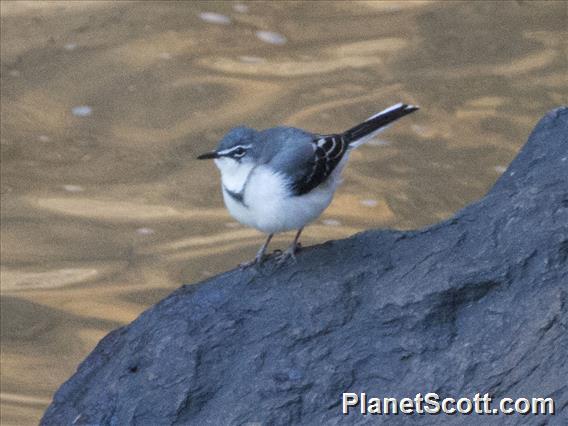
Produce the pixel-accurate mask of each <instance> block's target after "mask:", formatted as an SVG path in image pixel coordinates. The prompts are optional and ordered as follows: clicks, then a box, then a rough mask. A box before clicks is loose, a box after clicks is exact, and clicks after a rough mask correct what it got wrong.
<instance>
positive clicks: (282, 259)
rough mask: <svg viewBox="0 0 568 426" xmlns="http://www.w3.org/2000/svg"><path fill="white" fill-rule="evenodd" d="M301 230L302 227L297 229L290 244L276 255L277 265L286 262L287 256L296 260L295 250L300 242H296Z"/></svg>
mask: <svg viewBox="0 0 568 426" xmlns="http://www.w3.org/2000/svg"><path fill="white" fill-rule="evenodd" d="M303 230H304V227H301V228H300V229H298V232H297V233H296V237H294V241H292V244H290V246H288V248H287V249H286V250H284V251H283V252H282V254H280V255H279V256H278V264H279V265H280V264H282V263H284V262H286V260H287V259H288V258H292V259H293V260H294V261H295V260H296V252H297V251H298V249H299V248H300V243H299V242H298V240H299V239H300V234H301V233H302V231H303Z"/></svg>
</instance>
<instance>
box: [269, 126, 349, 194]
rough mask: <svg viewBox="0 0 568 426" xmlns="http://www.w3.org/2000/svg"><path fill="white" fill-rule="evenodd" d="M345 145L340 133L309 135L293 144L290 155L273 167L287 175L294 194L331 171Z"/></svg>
mask: <svg viewBox="0 0 568 426" xmlns="http://www.w3.org/2000/svg"><path fill="white" fill-rule="evenodd" d="M348 148H349V144H348V143H347V141H346V140H345V139H344V138H343V137H342V135H327V136H313V137H312V139H311V140H310V141H309V142H308V143H305V144H302V145H301V148H300V146H299V145H296V148H295V149H294V154H293V155H288V156H287V157H288V158H287V160H288V161H286V163H287V164H280V165H279V168H278V169H277V170H283V171H284V172H285V173H286V175H287V176H288V177H289V178H290V189H291V191H292V192H293V194H294V195H303V194H306V193H308V192H310V191H311V190H312V189H314V188H316V187H317V186H319V185H320V184H322V183H323V182H325V181H326V180H327V178H328V177H329V176H330V175H331V173H332V172H333V170H334V169H335V167H337V165H338V164H339V162H340V161H341V159H342V158H343V156H344V155H345V153H346V152H347V150H348Z"/></svg>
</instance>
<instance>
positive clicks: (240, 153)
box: [233, 148, 247, 158]
mask: <svg viewBox="0 0 568 426" xmlns="http://www.w3.org/2000/svg"><path fill="white" fill-rule="evenodd" d="M246 153H247V151H246V149H244V148H237V149H235V151H234V152H233V155H234V156H235V157H237V158H240V157H243V156H244V155H245V154H246Z"/></svg>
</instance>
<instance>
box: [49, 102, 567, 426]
mask: <svg viewBox="0 0 568 426" xmlns="http://www.w3.org/2000/svg"><path fill="white" fill-rule="evenodd" d="M567 289H568V108H559V109H557V110H554V111H552V112H550V113H548V114H547V115H546V116H545V117H544V118H543V119H542V120H541V121H540V123H539V124H538V126H537V127H536V129H535V130H534V131H533V133H532V135H531V136H530V139H529V141H528V142H527V144H526V145H525V146H524V148H523V149H522V150H521V152H520V153H519V155H518V156H517V157H516V159H515V160H514V161H513V162H512V164H511V165H510V167H509V168H508V170H507V171H506V172H505V173H504V174H503V176H502V177H501V178H500V179H499V180H498V182H497V183H496V184H495V186H494V187H493V189H492V190H491V191H490V192H489V193H488V194H487V195H486V196H485V197H484V198H483V199H481V200H480V201H478V202H476V203H473V204H471V205H469V206H468V207H466V208H464V209H463V210H461V211H460V212H458V213H457V214H456V215H455V216H454V217H452V218H451V219H449V220H446V221H444V222H442V223H439V224H436V225H434V226H430V227H427V228H425V229H421V230H417V231H409V232H401V231H391V230H374V231H368V232H363V233H360V234H357V235H354V236H352V237H351V238H348V239H345V240H341V241H330V242H327V243H325V244H322V245H319V246H316V247H310V248H307V249H305V250H303V251H302V253H301V254H300V255H299V257H298V262H297V264H290V265H288V266H285V267H282V268H277V267H276V266H275V265H274V263H271V262H269V263H268V264H267V265H266V266H265V267H264V268H263V269H262V270H261V272H260V273H255V272H254V271H252V270H245V271H240V270H233V271H230V272H227V273H225V274H223V275H220V276H217V277H214V278H212V279H209V280H207V281H204V282H202V283H200V284H197V285H190V286H183V287H181V288H180V289H178V290H177V291H175V292H174V293H173V294H171V295H170V296H169V297H167V298H166V299H164V300H163V301H161V302H160V303H158V304H157V305H155V306H153V307H152V308H150V309H148V310H147V311H146V312H144V313H143V314H142V315H140V317H139V318H138V319H136V320H135V321H134V322H133V323H132V324H130V325H128V326H126V327H122V328H120V329H118V330H115V331H113V332H111V333H110V334H109V335H107V336H106V337H105V338H104V339H102V340H101V342H100V343H99V344H98V346H97V347H96V348H95V350H94V351H93V352H92V353H91V354H90V355H89V356H88V357H87V358H86V359H85V361H83V363H82V364H81V365H80V367H79V369H78V371H77V372H76V374H75V375H74V376H73V377H71V379H69V381H67V382H66V383H65V384H63V385H62V386H61V388H60V389H59V390H58V391H57V393H56V394H55V397H54V400H53V402H52V404H51V405H50V407H49V408H48V410H47V411H46V413H45V415H44V417H43V419H42V422H41V423H42V424H43V425H66V424H101V425H127V424H137V425H162V424H172V425H183V424H195V425H225V424H230V425H242V424H249V425H252V424H258V425H272V424H286V425H289V424H314V425H321V424H367V423H373V424H376V423H382V422H385V423H386V422H391V423H396V424H415V423H423V424H447V423H452V424H480V423H482V424H551V425H553V424H567V421H568V420H567V419H568V363H567V359H568V334H567V325H568V316H567V300H566V299H567V297H566V296H567ZM343 392H356V393H359V392H366V394H367V395H369V396H378V397H385V396H391V397H414V395H415V394H416V393H419V392H420V393H423V394H425V393H427V392H437V393H438V394H439V395H440V396H441V397H442V398H443V397H446V396H452V397H461V396H467V397H473V395H474V394H475V393H480V394H484V393H489V394H491V395H492V396H493V397H494V398H495V399H499V398H502V397H504V396H508V397H513V398H516V397H527V398H531V397H552V398H554V400H555V408H556V415H554V416H547V417H545V416H543V415H540V416H534V415H528V416H520V415H513V416H503V415H500V416H487V415H485V416H476V415H472V416H464V415H456V416H447V415H443V414H440V415H437V416H434V415H416V416H404V415H398V416H392V415H391V416H373V415H366V416H364V415H361V414H359V412H358V411H357V410H353V411H352V412H350V414H349V415H348V416H344V415H342V414H341V396H342V393H343Z"/></svg>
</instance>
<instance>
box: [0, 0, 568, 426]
mask: <svg viewBox="0 0 568 426" xmlns="http://www.w3.org/2000/svg"><path fill="white" fill-rule="evenodd" d="M566 8H567V5H566V3H565V2H547V3H538V2H527V1H516V2H515V1H513V2H495V3H491V2H467V3H466V2H455V3H452V2H447V1H446V2H439V3H435V2H407V1H402V2H345V3H341V2H330V3H324V2H311V3H284V2H272V3H270V2H267V3H260V2H252V3H246V2H240V3H218V2H183V3H173V2H172V3H167V2H155V3H149V2H146V3H145V4H143V5H142V4H137V5H135V4H130V3H126V2H124V3H122V2H115V3H107V2H98V1H97V2H69V3H43V2H41V3H40V2H12V3H9V2H2V68H1V71H2V79H1V83H2V99H1V102H2V105H1V106H2V117H1V118H2V125H1V126H2V127H1V131H2V132H1V142H2V181H1V191H2V192H1V205H2V210H1V212H2V241H1V242H2V269H1V272H2V276H1V279H2V352H1V356H2V407H1V412H2V419H1V422H2V424H3V425H4V424H6V425H8V424H34V423H37V421H38V419H39V418H40V416H41V414H42V412H43V410H44V409H45V407H46V405H47V404H48V403H49V401H50V399H51V396H52V393H53V392H54V390H55V389H56V388H57V387H58V386H59V385H60V384H61V383H62V382H63V381H64V380H66V379H67V378H68V377H69V376H70V375H71V374H72V373H73V372H74V371H75V369H76V367H77V365H78V363H79V362H80V360H82V359H83V358H84V357H85V356H86V355H87V354H88V353H89V352H90V351H91V350H92V349H93V347H94V346H95V344H96V343H97V342H98V340H99V339H100V338H102V337H103V336H104V335H105V334H106V333H107V332H108V331H109V330H111V329H113V328H116V327H118V326H120V325H123V324H127V323H128V322H130V321H132V320H133V319H134V318H136V316H137V315H139V314H140V312H142V311H143V310H144V309H146V308H147V307H148V306H150V305H151V304H153V303H155V302H156V301H158V300H159V299H161V298H162V297H164V296H166V295H167V294H168V293H170V292H171V291H172V290H174V289H175V288H176V287H178V286H179V285H180V284H182V283H191V282H196V281H199V280H201V279H203V278H205V277H209V276H211V275H213V274H216V273H219V272H222V271H225V270H227V269H228V268H231V267H233V266H235V265H236V264H237V263H238V262H239V261H244V260H247V259H249V258H251V257H252V256H253V255H254V253H255V252H256V249H257V247H258V246H259V245H260V244H261V242H262V240H263V237H262V236H261V235H260V234H258V233H257V232H256V231H254V230H249V229H246V228H244V227H242V226H240V225H238V224H237V223H236V222H234V221H233V220H232V219H231V218H230V217H229V216H228V214H227V212H226V211H225V209H224V207H223V205H222V199H221V195H220V191H219V185H218V180H217V178H218V177H217V172H216V170H215V169H214V167H213V164H211V163H208V162H202V161H195V160H194V158H195V156H196V155H197V154H199V153H201V152H204V151H207V150H209V149H211V148H212V147H214V146H215V145H216V143H217V141H218V139H219V138H220V137H221V136H222V135H223V134H224V133H225V132H226V131H227V130H228V129H229V128H230V127H232V126H235V125H238V124H247V125H250V126H254V127H258V128H264V127H269V126H273V125H277V124H287V125H294V126H299V127H304V128H307V129H310V130H312V131H315V132H337V131H341V130H345V129H347V128H349V127H351V126H352V125H354V124H356V123H358V122H359V121H361V120H362V119H365V118H366V117H368V116H369V115H371V114H373V113H375V112H377V111H379V110H381V109H383V108H386V107H388V106H390V105H391V104H394V103H396V102H398V101H404V102H411V103H416V104H418V105H420V106H421V107H422V109H421V110H420V111H419V112H418V113H415V114H412V115H411V116H409V117H406V118H404V119H403V120H401V121H400V122H398V123H397V124H396V125H394V126H392V127H391V128H390V129H389V130H388V131H387V132H385V133H383V134H382V135H381V136H380V138H378V139H377V140H376V141H374V142H373V143H372V144H369V145H368V146H365V147H363V148H361V149H360V150H358V151H357V152H355V153H354V154H353V155H352V158H351V160H350V164H349V166H348V167H347V169H346V172H345V174H344V176H345V180H344V184H343V186H342V187H341V189H340V191H339V193H338V194H337V196H336V197H335V200H334V202H333V204H332V205H331V206H330V207H329V209H328V210H327V211H326V213H325V214H324V215H323V216H322V218H321V219H320V220H318V221H317V222H316V223H315V224H314V225H312V226H310V227H308V228H307V229H306V231H305V233H304V238H303V244H304V245H310V244H315V243H318V242H323V241H326V240H328V239H334V238H342V237H347V236H349V235H351V234H353V233H355V232H358V231H361V230H364V229H368V228H398V229H408V228H416V227H421V226H425V225H428V224H431V223H434V222H437V221H439V220H441V219H444V218H447V217H449V216H451V215H452V214H453V213H454V212H455V211H457V210H459V209H460V208H462V207H463V206H465V205H466V204H468V203H470V202H471V201H473V200H476V199H478V198H479V197H481V196H482V195H483V194H484V193H485V192H486V191H487V190H488V189H489V188H490V187H491V186H492V184H493V183H494V182H495V180H496V179H497V178H498V177H499V175H500V174H501V173H503V171H504V168H505V167H506V166H507V165H508V164H509V162H510V161H511V160H512V159H513V157H514V156H515V154H516V153H517V152H518V150H519V148H520V147H521V146H522V144H523V143H524V141H525V140H526V138H527V136H528V134H529V132H530V130H531V128H532V127H533V125H534V124H535V123H536V121H537V120H538V119H539V118H540V116H541V115H542V114H543V113H544V112H545V111H547V110H549V109H551V108H553V107H555V106H558V105H560V104H562V103H566V100H567V91H566V87H567V84H566V83H567V63H566V61H567V59H566V49H567V46H566V42H565V40H567V37H566V33H565V28H567V22H568V21H567V14H566ZM563 31H564V32H563ZM292 237H293V233H289V234H287V235H284V236H279V237H277V238H276V239H275V240H274V243H273V246H272V247H273V248H283V247H284V246H285V245H286V244H287V243H288V242H289V240H291V238H292Z"/></svg>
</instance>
